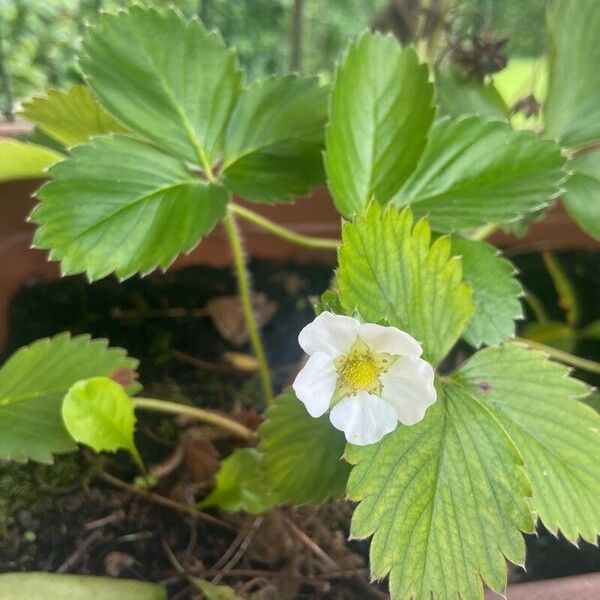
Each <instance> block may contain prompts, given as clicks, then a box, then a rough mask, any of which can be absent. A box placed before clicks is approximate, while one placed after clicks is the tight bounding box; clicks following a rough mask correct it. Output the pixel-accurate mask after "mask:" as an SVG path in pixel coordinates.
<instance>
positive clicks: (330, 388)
mask: <svg viewBox="0 0 600 600" xmlns="http://www.w3.org/2000/svg"><path fill="white" fill-rule="evenodd" d="M298 342H299V344H300V346H301V347H302V349H303V350H304V351H305V352H306V353H307V354H309V355H310V358H309V359H308V361H307V363H306V365H305V366H304V368H303V369H302V370H301V371H300V373H298V376H297V377H296V380H295V381H294V385H293V387H294V391H295V392H296V396H297V397H298V399H299V400H300V401H301V402H303V403H304V405H305V406H306V409H307V410H308V412H309V414H310V415H311V416H313V417H320V416H321V415H323V414H325V413H326V412H327V411H328V410H330V409H331V412H330V414H329V418H330V420H331V422H332V423H333V425H334V427H336V428H337V429H340V430H342V431H343V432H344V433H345V434H346V439H347V440H348V441H349V442H351V443H352V444H357V445H360V446H365V445H367V444H373V443H375V442H378V441H379V440H380V439H381V438H382V437H383V436H384V435H386V434H388V433H390V432H391V431H393V430H394V429H396V426H397V425H398V421H400V422H401V423H404V424H405V425H414V424H415V423H417V422H419V421H420V420H421V419H422V418H423V417H424V416H425V411H426V410H427V408H428V407H429V406H431V405H432V404H433V403H434V402H435V400H436V392H435V388H434V386H433V369H432V367H431V365H430V364H429V363H427V362H426V361H424V360H423V359H421V358H419V357H420V356H421V353H422V349H421V346H420V345H419V343H418V342H417V341H416V340H415V339H414V338H413V337H411V336H410V335H408V333H405V332H404V331H400V329H397V328H396V327H383V326H382V325H375V324H373V323H360V321H357V320H356V319H353V318H352V317H346V316H343V315H335V314H333V313H330V312H323V313H321V314H320V315H319V316H318V317H317V318H316V319H315V320H314V321H313V322H312V323H309V324H308V325H307V326H306V327H305V328H304V329H303V330H302V331H301V332H300V335H299V336H298Z"/></svg>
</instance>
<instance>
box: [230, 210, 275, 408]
mask: <svg viewBox="0 0 600 600" xmlns="http://www.w3.org/2000/svg"><path fill="white" fill-rule="evenodd" d="M223 222H224V223H225V230H226V231H227V236H228V237H229V244H230V246H231V251H232V253H233V262H234V264H235V272H236V276H237V280H238V286H239V290H240V299H241V301H242V310H243V311H244V317H245V319H246V328H247V329H248V337H249V338H250V344H251V345H252V350H253V351H254V355H255V356H256V359H257V360H258V367H259V373H260V380H261V384H262V388H263V393H264V395H265V398H266V401H267V403H268V404H270V403H271V401H272V400H273V386H272V384H271V374H270V372H269V365H268V364H267V357H266V355H265V349H264V348H263V344H262V341H261V339H260V332H259V329H258V323H257V322H256V316H255V315H254V308H253V306H252V291H251V288H250V274H249V273H248V268H247V266H246V260H245V258H244V249H243V248H242V238H241V236H240V230H239V228H238V226H237V223H236V221H235V216H234V214H233V209H232V208H231V203H230V205H229V208H228V210H227V214H226V215H225V218H224V219H223Z"/></svg>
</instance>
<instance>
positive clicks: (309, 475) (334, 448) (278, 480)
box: [259, 391, 350, 504]
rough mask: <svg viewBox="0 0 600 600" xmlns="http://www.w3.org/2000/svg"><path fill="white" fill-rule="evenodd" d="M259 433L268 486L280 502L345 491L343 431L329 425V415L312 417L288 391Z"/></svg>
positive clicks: (317, 499)
mask: <svg viewBox="0 0 600 600" xmlns="http://www.w3.org/2000/svg"><path fill="white" fill-rule="evenodd" d="M259 434H260V437H261V441H260V446H259V449H260V450H261V451H262V452H263V453H264V466H265V470H266V473H267V477H268V481H269V485H270V486H271V488H272V489H273V491H274V493H275V495H276V497H277V500H278V502H279V503H281V504H284V503H287V502H292V503H293V504H302V503H304V502H323V501H324V500H327V499H328V498H336V497H340V496H342V495H343V493H344V490H345V487H346V481H347V480H348V473H349V472H350V467H349V465H348V464H347V463H346V462H345V461H344V460H343V459H342V454H343V453H344V446H345V439H344V434H343V433H342V432H341V431H338V430H337V429H335V428H334V427H333V426H332V425H331V423H330V422H329V415H323V416H322V417H319V418H318V419H315V418H313V417H311V416H310V415H309V414H308V413H307V412H306V409H305V408H304V405H303V404H302V403H301V402H300V401H299V400H298V399H297V398H296V396H295V394H294V393H293V392H292V391H288V392H285V393H283V394H281V396H279V397H278V398H277V399H276V401H275V403H274V404H273V405H272V406H270V407H269V409H268V410H267V415H266V420H265V422H264V423H263V424H262V426H261V428H260V430H259Z"/></svg>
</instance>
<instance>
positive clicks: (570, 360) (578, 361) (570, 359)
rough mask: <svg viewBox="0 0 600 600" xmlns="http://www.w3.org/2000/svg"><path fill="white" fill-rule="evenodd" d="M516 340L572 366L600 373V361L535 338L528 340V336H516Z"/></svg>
mask: <svg viewBox="0 0 600 600" xmlns="http://www.w3.org/2000/svg"><path fill="white" fill-rule="evenodd" d="M515 341H516V342H521V343H522V344H525V345H526V346H529V348H532V349H534V350H541V351H542V352H545V353H546V354H548V356H550V357H551V358H553V359H555V360H558V361H560V362H563V363H565V364H567V365H570V366H572V367H576V368H577V369H581V370H582V371H588V372H590V373H600V363H597V362H595V361H593V360H588V359H586V358H581V357H580V356H575V355H574V354H569V353H568V352H564V351H563V350H558V349H557V348H553V347H552V346H546V344H540V342H534V341H533V340H528V339H527V338H520V337H516V338H515Z"/></svg>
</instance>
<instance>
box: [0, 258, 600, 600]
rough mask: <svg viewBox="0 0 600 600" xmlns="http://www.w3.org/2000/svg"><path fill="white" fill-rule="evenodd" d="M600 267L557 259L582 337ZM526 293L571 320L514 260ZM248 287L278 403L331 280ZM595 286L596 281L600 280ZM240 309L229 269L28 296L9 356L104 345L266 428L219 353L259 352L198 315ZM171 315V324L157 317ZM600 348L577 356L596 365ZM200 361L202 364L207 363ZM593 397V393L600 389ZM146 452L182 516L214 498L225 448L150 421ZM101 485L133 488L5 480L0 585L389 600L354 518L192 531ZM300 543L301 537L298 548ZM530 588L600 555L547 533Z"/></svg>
mask: <svg viewBox="0 0 600 600" xmlns="http://www.w3.org/2000/svg"><path fill="white" fill-rule="evenodd" d="M595 259H597V257H594V256H590V255H586V254H574V253H571V254H569V255H568V256H566V257H563V260H564V263H565V266H567V267H568V270H569V272H570V273H571V275H572V276H573V280H574V281H575V283H576V286H577V287H578V289H579V290H580V292H581V294H580V295H581V298H582V304H583V308H582V315H583V316H582V323H584V324H585V323H586V322H590V321H592V320H593V319H596V318H598V314H597V313H598V299H599V295H598V294H599V290H600V281H598V279H597V277H598V275H597V268H596V264H597V262H595ZM518 263H519V265H520V267H521V269H522V271H523V278H524V279H525V282H526V285H527V287H528V288H530V289H532V290H534V291H535V292H536V293H537V294H539V295H540V297H542V298H543V299H544V303H545V304H546V305H547V308H549V310H551V311H552V312H553V313H555V318H559V317H561V311H560V309H559V308H557V305H556V306H554V305H555V304H557V303H556V301H555V298H554V297H553V290H552V286H551V284H549V282H548V277H547V274H546V272H545V270H544V269H543V265H542V263H541V261H540V260H539V257H536V256H527V257H522V258H520V259H518ZM251 270H252V272H253V274H254V287H255V290H256V291H257V292H262V293H264V294H265V295H266V297H267V298H268V299H269V300H272V301H274V302H276V304H277V311H276V313H275V314H274V316H273V317H272V318H271V319H270V320H269V322H268V323H267V324H266V325H265V327H264V328H263V337H264V340H265V345H266V349H267V352H268V354H269V362H270V364H271V365H272V367H273V371H274V378H275V384H276V387H277V388H278V389H281V388H282V387H284V386H285V385H287V384H289V382H290V380H291V379H292V378H293V376H294V374H295V372H296V370H297V368H298V361H299V360H300V359H301V352H300V350H299V348H298V345H297V341H296V338H297V334H298V331H299V330H300V329H301V328H302V326H303V325H304V324H306V323H307V322H308V321H310V320H311V319H312V316H313V313H312V308H311V300H310V298H311V296H316V295H318V294H320V293H321V292H322V291H323V290H325V289H326V288H327V286H328V284H329V282H330V277H331V269H330V268H329V267H327V266H324V265H320V264H310V265H296V264H274V263H267V262H255V263H253V264H252V265H251ZM594 277H596V279H594ZM232 294H235V281H234V277H233V274H232V272H231V271H230V270H228V269H211V268H207V267H192V268H188V269H185V270H182V271H179V272H175V273H167V274H166V275H162V274H160V275H159V274H155V275H151V276H149V277H148V278H145V279H138V278H134V279H131V280H128V281H126V282H124V283H121V284H119V283H117V281H116V280H114V279H112V278H108V279H105V280H103V281H100V282H97V283H94V284H92V285H90V284H88V283H87V282H86V280H85V279H84V278H83V277H71V278H67V279H64V280H62V281H59V282H54V283H43V282H31V283H30V285H29V286H27V288H25V289H23V290H22V291H21V292H20V294H19V295H18V296H17V297H16V298H15V300H14V302H13V304H12V307H11V314H10V325H11V327H10V336H9V340H8V342H7V347H6V352H5V354H6V356H8V355H9V354H10V353H11V352H13V351H14V350H15V349H16V348H18V347H20V346H22V345H25V344H28V343H30V342H32V341H34V340H36V339H39V338H42V337H47V336H51V335H54V334H56V333H59V332H61V331H70V332H72V333H73V334H78V333H90V334H91V335H92V336H93V337H106V338H108V339H109V340H110V342H111V345H115V346H122V347H124V348H126V349H127V350H128V352H129V353H130V354H131V355H132V356H135V357H137V358H139V359H140V361H141V364H140V380H141V382H142V383H143V384H144V387H145V391H144V395H146V396H155V397H161V398H165V399H173V400H178V399H186V400H188V401H192V402H194V403H196V404H198V405H201V406H205V407H206V406H207V407H214V408H217V409H219V410H223V411H227V412H230V413H232V414H235V415H236V416H237V417H238V418H240V419H242V420H244V421H245V422H246V423H247V424H248V425H249V426H256V425H257V424H258V423H259V421H260V417H259V416H258V415H259V414H260V411H261V410H262V408H263V406H261V403H260V397H261V396H260V390H259V384H258V379H257V377H256V375H255V374H248V373H244V372H242V371H241V370H239V369H238V368H237V367H234V368H232V367H231V366H230V365H229V364H227V365H226V364H225V363H224V362H223V355H224V353H225V352H230V351H236V352H245V353H247V352H249V349H248V347H247V346H244V347H242V348H239V347H236V346H234V345H232V344H231V343H229V342H228V341H227V340H225V339H224V338H223V337H222V336H221V335H220V334H219V332H218V331H217V329H216V328H215V326H214V324H213V322H212V320H211V319H209V318H208V317H206V316H200V315H198V314H197V312H196V313H194V314H191V313H188V314H184V315H183V316H182V315H181V310H179V309H186V310H188V311H198V309H203V308H204V307H205V306H206V304H207V302H209V301H210V300H211V299H214V298H217V297H222V296H228V295H232ZM157 310H159V311H161V313H160V314H161V315H162V316H156V315H157V313H156V312H150V311H157ZM597 352H598V347H597V345H596V346H594V345H590V344H585V345H583V346H582V347H580V348H578V353H584V354H587V355H588V356H589V357H591V358H594V354H595V358H597V357H598V354H597ZM198 361H201V362H198ZM592 383H596V384H597V383H598V382H592ZM138 429H139V434H138V439H137V442H138V445H139V447H140V450H141V452H142V455H143V456H144V458H145V460H146V461H147V463H148V464H149V465H158V466H159V470H160V473H161V477H160V483H159V486H158V487H157V488H156V489H154V490H153V491H154V492H155V493H157V494H160V495H161V496H162V497H167V498H169V499H171V500H173V501H175V502H179V503H186V502H189V501H190V499H192V498H193V497H198V495H199V494H200V495H201V494H202V493H204V492H205V491H208V490H209V489H210V485H211V481H212V477H213V475H214V472H215V469H216V468H217V465H218V463H217V461H216V458H217V457H218V456H221V457H223V456H226V455H227V454H228V453H229V452H230V451H231V449H232V446H231V442H230V441H229V440H226V439H222V438H219V437H215V436H214V434H208V435H207V433H208V432H207V431H206V430H202V429H199V428H198V427H197V426H192V425H191V424H189V423H182V422H177V421H174V420H173V419H170V418H162V417H156V416H148V415H142V417H141V423H140V426H139V428H138ZM103 470H106V471H107V472H109V473H111V474H112V475H113V476H114V477H117V478H119V479H120V480H121V481H126V482H130V481H132V480H133V478H134V477H135V475H136V473H135V470H134V468H133V465H131V463H130V462H129V459H128V457H127V456H125V455H117V456H116V457H102V458H100V459H99V458H98V457H93V456H91V455H90V454H87V453H79V454H73V455H68V456H63V457H60V458H58V459H57V463H56V465H54V466H52V467H48V466H32V465H29V466H15V465H6V466H1V465H0V537H1V538H2V544H1V545H0V572H4V571H26V570H27V571H29V570H46V571H60V572H72V573H93V574H99V575H104V574H109V575H112V576H122V577H133V578H140V579H148V580H153V581H160V582H162V583H163V584H165V585H166V586H167V588H168V590H169V598H174V599H188V598H190V599H191V598H196V597H199V596H196V595H195V594H197V592H195V591H194V588H193V587H192V586H191V585H190V584H189V582H188V581H187V580H186V579H185V578H184V577H182V576H181V575H180V574H179V572H178V569H180V568H181V567H182V568H183V569H185V571H186V572H187V573H191V574H195V575H198V576H200V577H207V578H213V577H215V576H219V577H222V582H223V583H228V584H230V585H233V586H235V587H236V589H237V590H238V591H239V592H240V593H242V594H246V593H251V592H253V593H256V595H253V596H252V597H253V598H257V599H270V598H273V599H277V600H279V599H284V598H290V599H291V598H315V599H318V598H328V599H330V598H331V599H334V600H335V599H346V598H347V599H349V600H351V599H358V598H360V599H361V600H362V599H366V600H368V599H369V598H380V597H387V595H386V594H385V593H384V591H383V590H384V589H385V586H384V587H381V588H376V587H374V586H371V585H370V584H369V583H368V581H369V578H368V573H367V571H366V566H367V554H368V545H367V543H364V542H347V541H346V539H347V534H348V522H349V518H350V515H351V507H350V506H349V505H348V504H347V503H345V502H341V501H340V502H331V503H327V504H325V505H323V506H320V507H310V506H306V507H301V508H299V509H293V510H292V509H281V510H275V511H272V512H271V513H268V514H267V515H264V516H263V517H259V518H255V517H248V516H236V515H233V516H232V515H226V514H219V513H214V515H215V516H216V517H217V518H218V521H216V522H213V523H207V522H205V521H204V520H202V519H201V518H198V516H197V515H196V516H195V517H194V516H185V515H183V516H182V515H181V514H180V513H177V512H175V511H173V510H169V509H166V508H163V507H160V506H158V505H157V504H156V503H155V502H154V501H153V500H155V498H154V499H151V500H149V499H147V498H141V497H138V496H135V495H133V494H132V493H131V491H130V490H123V489H118V488H117V487H115V485H114V484H115V482H114V481H107V480H106V479H103V478H102V477H101V473H102V471H103ZM304 534H306V535H304ZM527 544H528V548H529V554H528V562H527V574H526V575H525V574H524V573H522V572H520V571H514V572H513V573H512V575H511V578H512V579H513V580H519V581H520V580H532V579H543V578H548V577H556V576H562V575H570V574H575V573H582V572H590V571H597V570H600V551H599V550H598V549H597V548H596V547H594V546H591V545H588V544H582V545H581V546H580V548H579V549H577V548H575V547H573V546H571V545H570V544H568V543H566V542H564V541H563V540H560V539H556V538H554V537H553V536H552V535H550V534H548V533H547V532H546V531H544V530H543V529H541V530H540V531H539V535H538V536H528V540H527Z"/></svg>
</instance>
